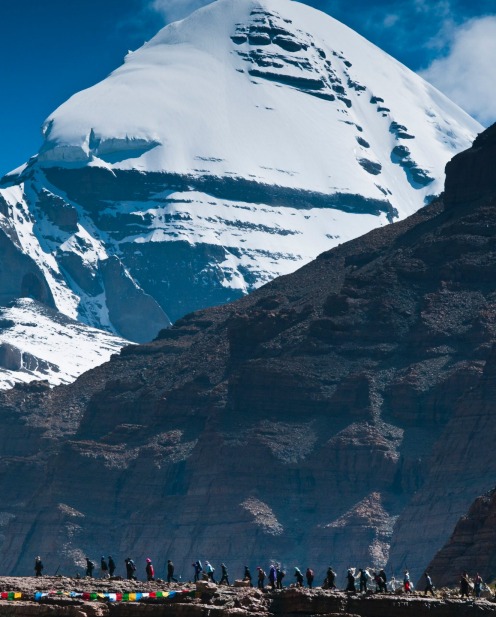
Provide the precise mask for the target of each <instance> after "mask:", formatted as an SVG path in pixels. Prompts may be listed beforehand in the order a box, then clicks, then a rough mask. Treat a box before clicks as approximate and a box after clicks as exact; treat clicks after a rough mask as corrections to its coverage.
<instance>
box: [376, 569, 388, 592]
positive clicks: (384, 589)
mask: <svg viewBox="0 0 496 617" xmlns="http://www.w3.org/2000/svg"><path fill="white" fill-rule="evenodd" d="M378 576H379V578H380V579H381V581H382V584H380V585H379V591H382V592H383V593H387V576H386V572H385V570H384V568H382V570H379V574H378Z"/></svg>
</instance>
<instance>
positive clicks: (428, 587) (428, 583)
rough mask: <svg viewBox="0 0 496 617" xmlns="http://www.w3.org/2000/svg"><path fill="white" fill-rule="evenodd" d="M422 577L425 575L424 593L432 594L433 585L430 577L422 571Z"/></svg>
mask: <svg viewBox="0 0 496 617" xmlns="http://www.w3.org/2000/svg"><path fill="white" fill-rule="evenodd" d="M424 577H425V592H424V594H425V595H427V594H428V593H429V592H430V593H431V594H432V595H434V585H433V584H432V578H431V577H430V576H429V574H428V573H427V572H424Z"/></svg>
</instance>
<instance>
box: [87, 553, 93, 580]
mask: <svg viewBox="0 0 496 617" xmlns="http://www.w3.org/2000/svg"><path fill="white" fill-rule="evenodd" d="M94 569H95V564H94V563H93V562H92V561H91V559H89V558H88V557H86V576H89V577H90V578H93V570H94Z"/></svg>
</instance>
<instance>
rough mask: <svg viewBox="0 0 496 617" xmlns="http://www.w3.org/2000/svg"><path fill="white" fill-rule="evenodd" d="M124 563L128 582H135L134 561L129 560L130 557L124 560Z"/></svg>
mask: <svg viewBox="0 0 496 617" xmlns="http://www.w3.org/2000/svg"><path fill="white" fill-rule="evenodd" d="M124 563H125V564H126V576H127V578H128V579H129V580H131V579H132V580H136V575H135V572H136V565H135V563H134V561H133V560H132V559H131V557H127V558H126V559H125V560H124Z"/></svg>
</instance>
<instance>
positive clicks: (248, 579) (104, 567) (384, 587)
mask: <svg viewBox="0 0 496 617" xmlns="http://www.w3.org/2000/svg"><path fill="white" fill-rule="evenodd" d="M124 563H125V566H126V578H127V579H130V580H137V576H136V571H137V567H136V564H135V563H134V561H133V560H132V559H131V558H130V557H127V558H126V559H125V560H124ZM191 565H192V566H193V569H194V576H193V580H194V582H195V583H196V582H197V581H199V580H208V581H211V582H213V583H216V580H215V568H214V567H213V566H212V564H211V563H210V562H209V561H205V565H202V562H201V561H200V560H199V559H198V560H197V561H195V562H194V563H192V564H191ZM43 569H44V566H43V562H42V560H41V557H40V556H39V555H38V557H36V559H35V563H34V570H35V575H36V576H42V574H43ZM94 569H95V564H94V563H93V561H91V559H89V557H86V576H88V577H90V578H91V577H93V572H94ZM115 571H116V564H115V561H114V559H113V558H112V556H111V555H109V557H108V560H107V559H106V558H105V557H104V556H103V555H102V558H101V560H100V576H101V577H102V578H110V577H113V576H114V575H115ZM174 571H175V566H174V563H173V562H172V560H171V559H168V560H167V583H169V584H170V583H177V582H178V579H177V578H176V577H175V576H174ZM145 573H146V578H147V580H148V581H154V580H155V568H154V566H153V563H152V560H151V559H150V558H149V557H148V558H147V559H146V566H145ZM293 576H294V579H295V581H294V584H295V585H296V587H303V586H304V581H305V579H306V583H307V586H308V587H309V589H312V588H313V586H314V580H315V573H314V571H313V570H312V568H310V567H308V568H307V569H306V571H305V575H303V573H302V572H301V570H300V568H299V567H297V566H295V567H294V574H293ZM285 577H286V571H285V570H284V569H283V567H282V565H281V564H278V563H272V564H271V565H270V568H269V572H268V574H266V572H265V571H264V569H263V568H262V567H261V566H257V587H258V588H259V589H264V588H265V586H266V585H268V586H269V587H270V588H271V589H282V588H283V586H284V585H283V580H284V578H285ZM424 579H425V588H424V594H425V595H427V594H428V593H430V594H431V595H434V585H433V582H432V578H431V576H430V575H429V573H428V572H425V573H424ZM242 580H243V581H245V583H248V585H249V586H250V587H253V579H252V574H251V572H250V569H249V567H248V566H244V573H243V579H242ZM223 584H225V585H230V584H231V583H230V582H229V573H228V571H227V566H226V565H225V563H222V564H221V578H220V580H219V585H223ZM374 584H375V591H376V592H377V593H388V592H391V593H394V592H396V591H397V590H398V581H397V580H396V579H395V578H394V577H392V578H391V580H390V581H388V578H387V575H386V572H385V570H384V569H381V570H379V571H374V572H372V573H370V572H369V571H368V569H366V568H360V569H359V570H358V572H357V570H356V568H349V569H348V571H347V574H346V588H345V591H347V592H352V593H357V592H360V593H366V592H367V591H369V586H372V585H374ZM402 586H403V592H404V593H412V592H413V584H412V581H411V579H410V573H409V571H408V570H405V571H404V573H403V584H402ZM483 587H484V582H483V580H482V577H481V576H480V574H479V573H478V572H477V574H476V576H475V578H474V579H473V580H472V579H471V578H470V577H469V575H468V573H467V572H463V573H462V575H461V578H460V595H461V597H462V598H463V597H467V598H468V597H469V596H470V595H472V594H473V595H474V596H475V597H476V598H480V597H481V593H482V590H483ZM486 587H487V586H486ZM322 588H323V589H337V587H336V572H334V570H333V568H332V566H329V567H328V568H327V572H326V576H325V579H324V581H323V583H322ZM487 589H489V588H487Z"/></svg>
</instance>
